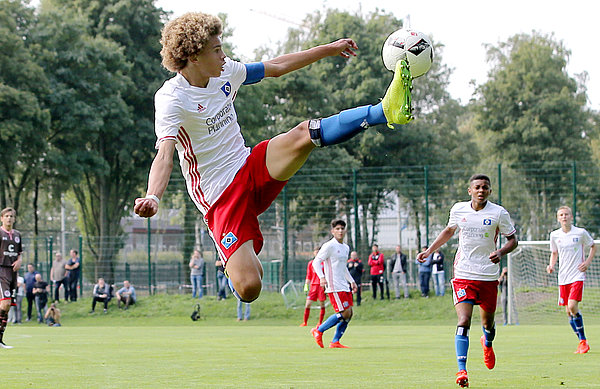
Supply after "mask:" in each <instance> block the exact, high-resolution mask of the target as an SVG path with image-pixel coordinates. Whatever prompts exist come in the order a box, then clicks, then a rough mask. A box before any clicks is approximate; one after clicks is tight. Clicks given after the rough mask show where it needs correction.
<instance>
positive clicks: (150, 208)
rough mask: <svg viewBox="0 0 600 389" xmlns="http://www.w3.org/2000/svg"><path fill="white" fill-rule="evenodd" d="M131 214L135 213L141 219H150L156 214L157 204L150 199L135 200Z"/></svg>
mask: <svg viewBox="0 0 600 389" xmlns="http://www.w3.org/2000/svg"><path fill="white" fill-rule="evenodd" d="M133 212H135V213H137V214H138V215H139V216H141V217H152V216H154V215H156V212H158V203H157V202H156V201H154V200H152V199H147V198H145V197H141V198H137V199H135V206H134V207H133Z"/></svg>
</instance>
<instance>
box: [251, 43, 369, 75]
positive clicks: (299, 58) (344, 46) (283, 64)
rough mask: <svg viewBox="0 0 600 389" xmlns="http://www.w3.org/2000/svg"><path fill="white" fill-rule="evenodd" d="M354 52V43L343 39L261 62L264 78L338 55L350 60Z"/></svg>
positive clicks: (356, 47) (355, 47)
mask: <svg viewBox="0 0 600 389" xmlns="http://www.w3.org/2000/svg"><path fill="white" fill-rule="evenodd" d="M355 50H358V46H357V45H356V43H355V42H354V41H353V40H352V39H349V38H344V39H339V40H337V41H335V42H332V43H328V44H326V45H321V46H316V47H313V48H310V49H308V50H303V51H299V52H297V53H290V54H284V55H282V56H280V57H277V58H273V59H271V60H268V61H265V62H263V63H264V65H265V77H280V76H283V75H284V74H287V73H289V72H293V71H294V70H298V69H301V68H303V67H305V66H308V65H310V64H311V63H313V62H316V61H318V60H320V59H323V58H326V57H334V56H338V55H340V56H342V57H344V58H350V57H351V56H356V52H355Z"/></svg>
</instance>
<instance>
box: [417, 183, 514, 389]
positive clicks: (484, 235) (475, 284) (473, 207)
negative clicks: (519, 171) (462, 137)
mask: <svg viewBox="0 0 600 389" xmlns="http://www.w3.org/2000/svg"><path fill="white" fill-rule="evenodd" d="M468 192H469V195H470V196H471V201H465V202H460V203H456V204H454V206H453V207H452V209H451V210H450V217H449V220H448V226H447V227H446V228H445V229H444V230H443V231H442V232H441V233H440V234H439V235H438V237H437V238H436V239H435V241H434V242H433V243H432V244H431V246H430V247H429V248H428V249H427V250H425V251H423V252H421V253H419V254H417V260H419V261H421V262H423V261H425V259H426V258H427V257H429V256H430V255H432V254H433V253H434V252H435V251H436V250H437V249H439V248H440V247H441V246H442V245H443V244H444V243H446V242H448V240H449V239H450V238H451V237H452V236H453V235H454V233H455V232H456V230H457V229H460V234H459V237H458V250H457V251H456V256H455V258H454V278H453V279H452V281H451V284H452V291H453V296H454V308H455V310H456V315H457V316H458V324H457V327H456V336H455V346H456V359H457V361H458V373H456V383H457V384H458V385H459V386H461V387H467V386H469V377H468V375H467V353H468V351H469V329H470V328H471V317H472V315H473V305H479V310H480V313H481V324H482V326H483V336H482V337H481V346H482V347H483V361H484V363H485V366H486V367H487V368H488V369H493V368H494V366H495V364H496V356H495V354H494V350H493V348H492V341H493V340H494V337H495V336H496V324H495V322H494V313H495V312H496V299H497V293H498V275H499V271H500V266H499V265H498V263H499V262H500V259H501V258H502V256H503V255H506V254H508V253H510V252H511V251H513V250H514V249H515V248H516V247H517V244H518V242H517V238H516V236H515V232H516V231H515V227H514V226H513V223H512V221H511V220H510V215H509V214H508V212H507V211H506V210H505V209H504V208H503V207H501V206H499V205H497V204H494V203H492V202H490V201H488V200H487V198H488V197H489V195H490V194H491V193H492V189H491V183H490V179H489V177H488V176H485V175H483V174H477V175H474V176H472V177H471V178H470V179H469V189H468ZM498 234H502V235H504V236H505V237H506V243H505V244H504V245H503V246H502V248H500V249H499V250H497V249H496V241H497V238H498Z"/></svg>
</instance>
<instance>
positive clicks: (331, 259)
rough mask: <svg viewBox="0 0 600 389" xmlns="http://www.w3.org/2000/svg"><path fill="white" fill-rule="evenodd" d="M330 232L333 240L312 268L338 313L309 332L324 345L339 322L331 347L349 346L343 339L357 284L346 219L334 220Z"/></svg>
mask: <svg viewBox="0 0 600 389" xmlns="http://www.w3.org/2000/svg"><path fill="white" fill-rule="evenodd" d="M331 235H333V239H331V240H330V241H329V242H327V243H325V244H323V246H321V249H320V250H319V253H318V254H317V256H316V257H315V259H314V260H313V268H314V270H315V273H317V275H318V276H319V280H321V287H323V288H325V293H326V294H327V295H328V296H329V301H330V302H331V306H332V307H333V310H334V311H335V313H334V314H333V315H331V316H329V317H328V318H327V320H325V321H324V322H323V324H321V325H320V326H318V327H316V328H313V329H311V330H310V333H311V334H312V335H313V337H314V338H315V341H316V342H317V344H318V345H319V347H321V348H322V347H323V332H325V331H327V330H328V329H330V328H331V327H333V326H335V325H337V327H336V330H335V335H334V336H333V339H332V340H331V343H330V344H329V348H348V346H344V345H342V344H341V343H340V338H341V337H342V335H344V332H345V331H346V328H347V327H348V323H349V322H350V319H351V318H352V305H353V304H352V293H353V292H356V291H357V289H358V287H357V286H356V283H355V282H354V278H352V276H351V275H350V272H349V271H348V268H347V267H346V262H348V257H349V254H350V248H349V247H348V245H347V244H345V243H344V236H346V222H345V221H343V220H334V221H332V222H331ZM321 266H323V269H321ZM323 270H324V271H323Z"/></svg>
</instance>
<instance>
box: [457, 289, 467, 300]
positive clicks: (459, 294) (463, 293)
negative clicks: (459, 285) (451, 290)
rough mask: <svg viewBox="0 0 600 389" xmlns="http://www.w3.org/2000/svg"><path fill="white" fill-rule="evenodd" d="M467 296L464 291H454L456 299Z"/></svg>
mask: <svg viewBox="0 0 600 389" xmlns="http://www.w3.org/2000/svg"><path fill="white" fill-rule="evenodd" d="M466 295H467V291H466V290H464V289H459V290H457V291H456V297H458V298H461V297H465V296H466Z"/></svg>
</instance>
